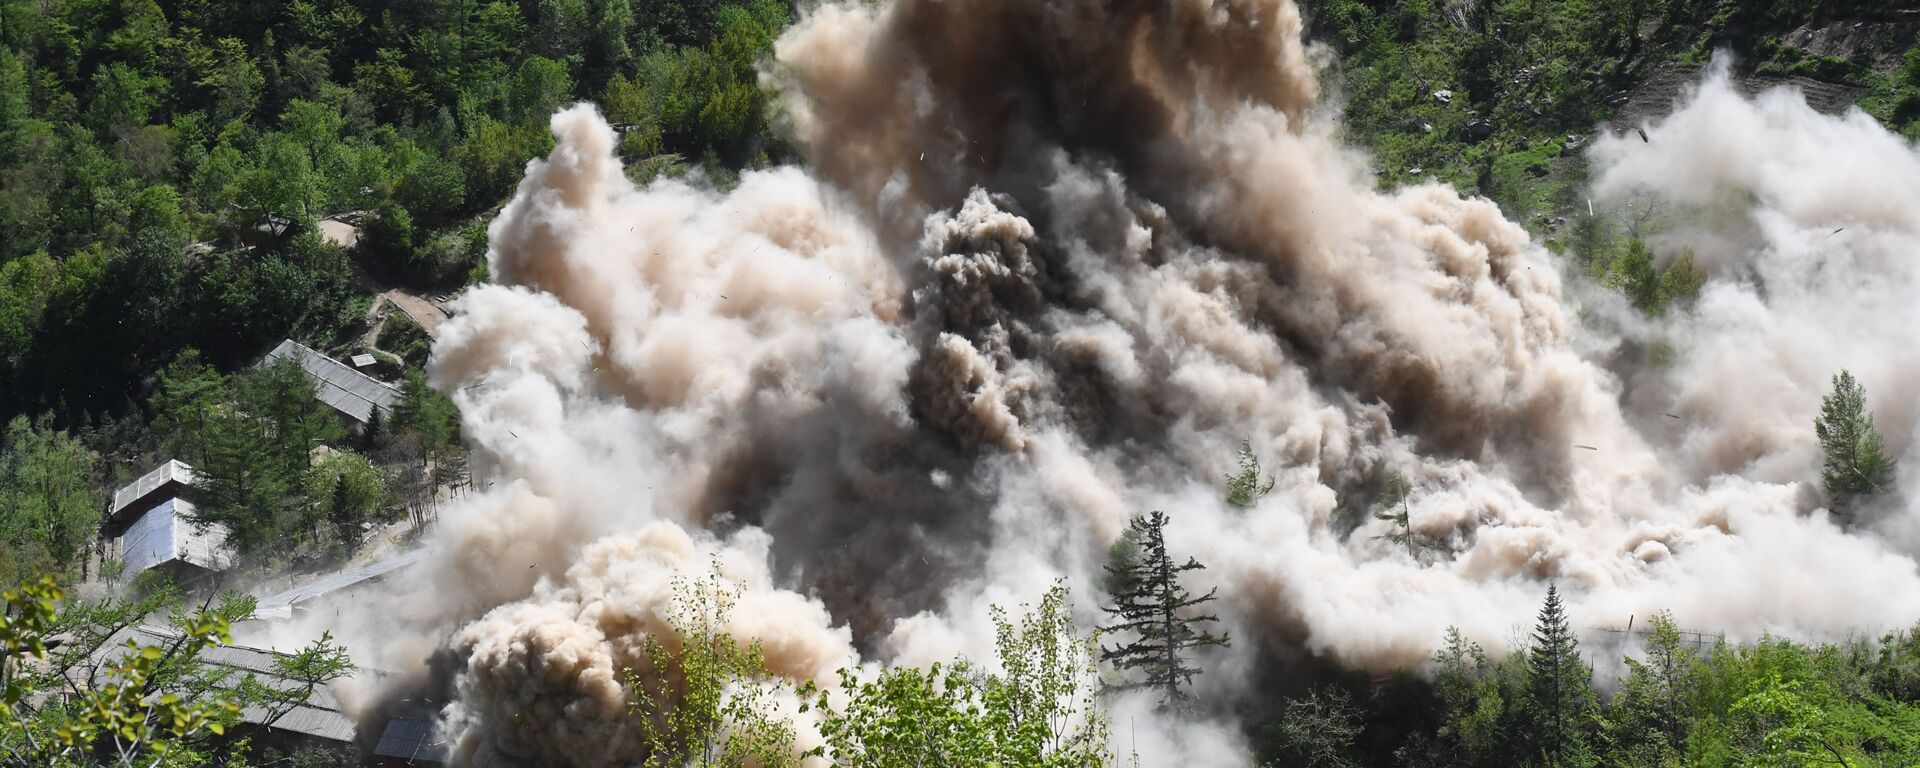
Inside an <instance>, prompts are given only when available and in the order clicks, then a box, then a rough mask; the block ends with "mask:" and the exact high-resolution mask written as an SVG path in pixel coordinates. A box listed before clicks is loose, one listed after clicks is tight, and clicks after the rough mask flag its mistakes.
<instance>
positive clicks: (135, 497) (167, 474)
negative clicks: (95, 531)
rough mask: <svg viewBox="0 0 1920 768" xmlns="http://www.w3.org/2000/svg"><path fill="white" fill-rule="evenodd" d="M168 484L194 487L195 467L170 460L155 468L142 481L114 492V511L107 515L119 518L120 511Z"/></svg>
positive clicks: (143, 476)
mask: <svg viewBox="0 0 1920 768" xmlns="http://www.w3.org/2000/svg"><path fill="white" fill-rule="evenodd" d="M168 484H177V485H192V484H193V467H189V466H187V465H186V463H185V462H182V461H178V460H168V461H167V462H166V463H164V464H161V465H160V466H158V467H155V468H154V469H153V471H152V472H148V473H146V474H144V475H141V476H140V479H138V480H135V481H133V482H131V483H128V484H127V486H126V487H124V488H121V489H120V490H117V491H114V492H113V509H112V510H110V511H108V512H107V514H109V515H113V516H116V517H117V516H119V514H120V511H121V510H124V509H126V508H127V506H128V505H131V504H133V503H134V502H136V501H139V500H141V499H143V498H146V497H147V496H149V495H151V494H153V493H154V492H156V491H159V490H160V489H162V488H164V487H166V486H167V485H168Z"/></svg>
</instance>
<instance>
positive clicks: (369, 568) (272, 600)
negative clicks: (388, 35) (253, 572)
mask: <svg viewBox="0 0 1920 768" xmlns="http://www.w3.org/2000/svg"><path fill="white" fill-rule="evenodd" d="M426 554H427V550H425V549H416V550H413V551H411V552H407V553H405V554H401V555H396V556H394V557H390V558H387V559H385V560H381V561H378V562H374V563H369V564H367V565H364V566H361V567H359V568H354V569H352V570H347V571H341V572H339V573H336V574H334V575H332V576H328V577H326V578H324V579H320V580H317V581H313V582H310V583H307V584H302V585H300V586H298V587H294V588H293V589H289V590H287V591H285V592H281V593H280V594H277V595H274V596H272V597H267V598H262V599H261V600H260V602H259V603H258V604H256V605H255V607H254V611H253V613H254V615H255V616H258V617H260V618H263V619H284V618H287V617H289V616H292V615H293V607H294V606H295V605H298V604H300V603H303V602H306V601H308V600H312V599H314V598H316V597H320V596H322V595H326V594H328V593H330V592H336V591H339V590H342V589H346V588H348V587H351V586H353V585H355V584H359V583H361V582H364V581H369V580H372V579H377V578H380V577H382V576H385V575H387V574H389V573H392V572H394V571H397V570H400V569H402V568H405V567H407V566H409V565H413V564H414V563H417V562H420V560H421V558H424V557H426Z"/></svg>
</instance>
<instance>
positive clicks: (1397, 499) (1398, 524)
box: [1374, 472, 1420, 562]
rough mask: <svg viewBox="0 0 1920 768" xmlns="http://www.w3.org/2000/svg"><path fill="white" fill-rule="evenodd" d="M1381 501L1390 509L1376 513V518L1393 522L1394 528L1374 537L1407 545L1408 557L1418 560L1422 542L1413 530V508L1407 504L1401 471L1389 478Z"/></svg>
mask: <svg viewBox="0 0 1920 768" xmlns="http://www.w3.org/2000/svg"><path fill="white" fill-rule="evenodd" d="M1380 503H1381V506H1384V507H1386V508H1387V509H1388V510H1389V511H1387V512H1378V513H1375V514H1374V519H1376V520H1385V521H1386V522H1388V523H1392V524H1393V528H1392V529H1390V530H1388V531H1387V532H1386V533H1383V534H1380V535H1379V536H1375V537H1374V538H1376V539H1386V540H1387V541H1389V542H1392V543H1394V544H1404V545H1406V547H1407V557H1411V558H1413V559H1414V560H1415V561H1416V562H1418V561H1419V559H1420V550H1419V547H1420V542H1419V539H1418V537H1417V536H1415V535H1414V532H1413V510H1412V508H1411V507H1409V506H1407V483H1406V481H1405V480H1402V479H1401V478H1400V473H1398V472H1395V473H1393V475H1391V476H1389V477H1388V478H1387V490H1386V493H1384V494H1382V495H1381V497H1380Z"/></svg>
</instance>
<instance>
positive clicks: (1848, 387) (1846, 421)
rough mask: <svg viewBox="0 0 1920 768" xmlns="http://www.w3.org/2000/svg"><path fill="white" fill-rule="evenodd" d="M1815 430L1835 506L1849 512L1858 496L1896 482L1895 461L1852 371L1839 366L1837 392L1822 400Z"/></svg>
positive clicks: (1823, 472)
mask: <svg viewBox="0 0 1920 768" xmlns="http://www.w3.org/2000/svg"><path fill="white" fill-rule="evenodd" d="M1813 432H1814V434H1815V435H1817V436H1818V437H1819V438H1820V449H1821V451H1822V452H1823V453H1824V454H1825V461H1824V462H1823V463H1822V465H1821V468H1820V482H1821V484H1823V485H1825V486H1826V489H1827V496H1828V498H1830V499H1831V500H1832V502H1833V510H1834V511H1836V512H1841V513H1846V512H1851V511H1853V510H1854V509H1855V508H1856V507H1857V506H1858V505H1859V502H1860V501H1862V500H1864V499H1867V498H1870V497H1872V496H1875V495H1878V494H1881V493H1885V492H1886V491H1889V490H1891V489H1892V488H1893V462H1892V461H1890V460H1889V459H1888V458H1887V456H1886V453H1885V452H1884V451H1883V450H1882V449H1881V443H1880V430H1879V429H1877V428H1875V427H1874V425H1873V414H1872V413H1869V412H1868V411H1867V394H1866V390H1864V389H1862V388H1861V387H1860V383H1859V382H1857V381H1854V379H1853V374H1852V373H1849V372H1847V371H1841V372H1840V373H1839V374H1838V375H1836V376H1834V377H1833V392H1832V393H1831V394H1829V395H1827V396H1826V398H1825V399H1823V400H1821V402H1820V417H1819V418H1818V419H1815V420H1814V422H1813Z"/></svg>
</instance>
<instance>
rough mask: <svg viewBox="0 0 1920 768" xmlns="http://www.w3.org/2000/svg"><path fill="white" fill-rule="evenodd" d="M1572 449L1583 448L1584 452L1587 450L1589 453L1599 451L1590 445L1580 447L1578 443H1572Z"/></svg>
mask: <svg viewBox="0 0 1920 768" xmlns="http://www.w3.org/2000/svg"><path fill="white" fill-rule="evenodd" d="M1573 447H1575V448H1584V449H1586V450H1589V451H1597V450H1600V449H1598V448H1595V447H1593V446H1591V445H1581V444H1579V443H1574V444H1573Z"/></svg>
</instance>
